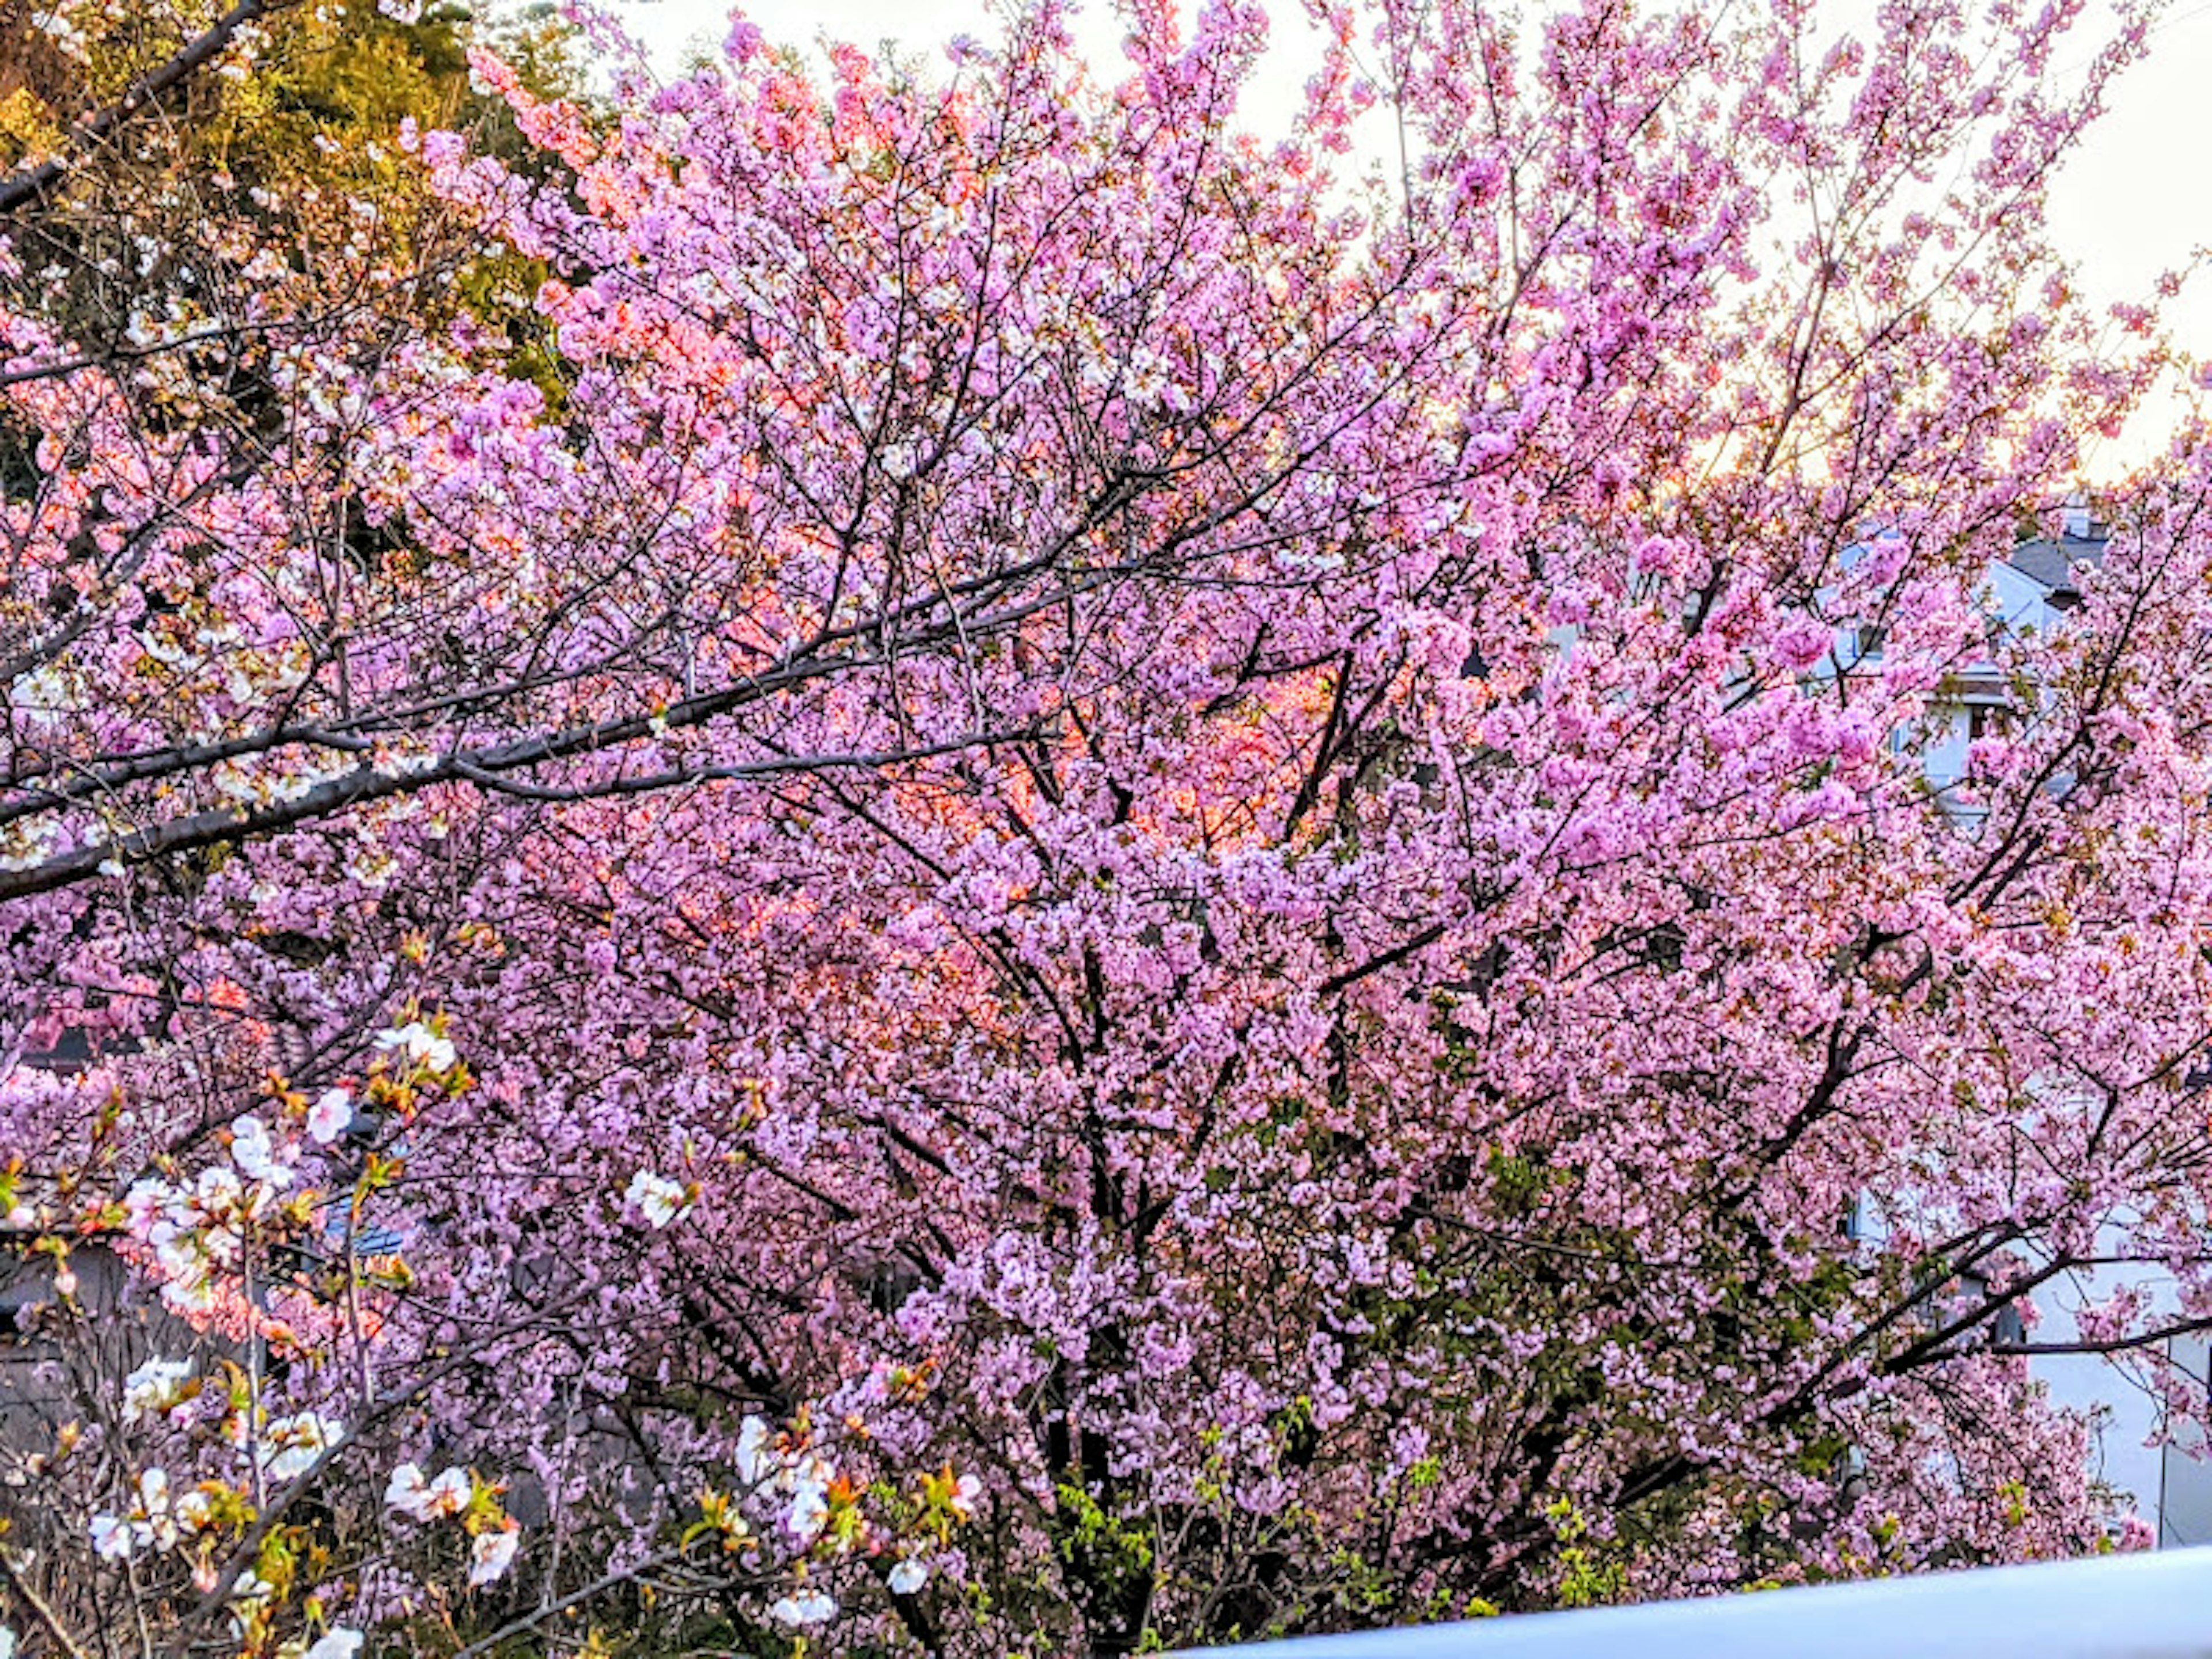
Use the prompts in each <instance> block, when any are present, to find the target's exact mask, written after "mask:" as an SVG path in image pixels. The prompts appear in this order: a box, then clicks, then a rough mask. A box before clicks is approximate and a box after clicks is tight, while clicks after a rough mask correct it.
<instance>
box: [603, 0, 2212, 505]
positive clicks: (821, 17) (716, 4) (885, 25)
mask: <svg viewBox="0 0 2212 1659" xmlns="http://www.w3.org/2000/svg"><path fill="white" fill-rule="evenodd" d="M610 3H611V9H614V10H615V11H616V12H617V15H620V16H623V17H624V18H625V19H627V20H628V21H629V24H630V27H631V28H632V30H633V32H634V33H635V34H636V35H637V36H638V37H639V39H640V40H642V41H643V42H644V43H645V44H646V45H647V46H648V47H649V48H650V49H651V51H652V52H653V56H654V58H655V59H656V60H657V61H658V62H659V63H660V64H664V65H665V66H667V67H668V68H670V69H671V70H672V69H673V68H674V67H676V66H677V65H678V64H679V63H680V62H681V61H682V59H683V58H684V55H685V53H686V52H688V51H696V50H702V49H703V50H706V51H708V52H715V51H718V50H719V47H720V42H721V40H722V38H723V36H724V35H725V34H726V33H727V29H728V23H727V18H728V12H729V8H728V5H727V3H726V0H610ZM1184 9H1185V11H1186V14H1188V11H1189V10H1190V9H1191V8H1190V5H1189V3H1188V0H1186V3H1185V8H1184ZM1270 9H1271V11H1272V12H1273V15H1274V16H1275V18H1276V20H1277V21H1276V23H1275V39H1274V43H1273V46H1271V48H1270V52H1269V56H1268V59H1267V64H1265V65H1264V66H1263V69H1262V70H1261V78H1260V81H1259V82H1258V83H1257V84H1256V85H1255V88H1253V91H1252V93H1251V94H1249V97H1248V100H1247V107H1246V111H1245V113H1246V115H1247V117H1248V118H1249V120H1250V121H1251V122H1252V123H1253V124H1254V125H1255V126H1257V127H1258V128H1260V129H1261V130H1262V131H1266V130H1269V129H1271V128H1272V129H1279V128H1280V127H1281V126H1282V125H1285V122H1286V120H1287V118H1288V115H1289V112H1290V111H1291V109H1292V108H1293V107H1294V106H1295V102H1296V100H1297V96H1298V93H1299V89H1300V88H1301V87H1302V85H1303V84H1304V81H1305V78H1306V76H1307V75H1308V74H1309V73H1310V68H1311V65H1312V64H1313V62H1314V61H1315V54H1314V52H1313V51H1312V48H1311V46H1310V40H1311V37H1310V33H1309V32H1308V27H1307V25H1306V23H1305V20H1304V11H1303V8H1302V7H1300V6H1299V5H1298V4H1297V0H1275V3H1273V4H1272V5H1271V7H1270ZM1822 9H1823V11H1824V12H1828V11H1832V12H1834V13H1835V14H1837V15H1838V16H1839V20H1843V21H1847V20H1849V19H1850V17H1852V16H1854V15H1857V16H1866V15H1870V14H1871V11H1872V8H1871V6H1870V5H1869V4H1867V3H1866V0H1823V5H1822ZM745 11H746V14H747V15H749V16H750V18H751V19H752V20H753V21H754V22H756V23H757V24H758V25H759V26H760V27H761V28H762V29H763V32H765V33H767V35H768V36H769V39H770V40H774V41H775V42H777V43H778V44H788V45H794V46H805V45H807V44H810V43H812V42H815V41H817V40H824V39H827V40H847V41H851V42H853V43H854V44H855V45H858V46H864V47H868V48H871V49H872V48H874V47H876V46H878V45H880V44H881V43H883V42H884V41H886V40H891V41H896V43H897V44H898V45H899V46H902V47H903V48H906V49H908V50H912V51H917V52H924V53H925V54H927V55H928V56H931V57H934V56H935V54H936V49H937V48H938V47H939V46H941V45H942V44H943V43H944V41H945V39H946V38H948V37H949V36H951V35H953V34H957V33H963V32H966V33H976V34H984V33H989V32H990V24H989V12H988V9H987V7H986V6H985V4H984V3H983V0H755V3H752V4H750V5H749V6H747V7H746V8H745ZM2088 27H2089V26H2087V25H2085V28H2084V32H2083V33H2082V36H2081V39H2082V42H2083V45H2082V50H2081V53H2080V54H2079V56H2080V58H2087V56H2088V54H2089V52H2090V51H2091V50H2092V48H2091V46H2090V45H2089V40H2090V36H2089V34H2088V33H2087V29H2088ZM1078 32H1079V38H1080V39H1081V40H1082V43H1083V45H1084V46H1085V50H1086V51H1087V52H1089V54H1090V55H1091V59H1092V61H1093V62H1094V63H1097V64H1099V65H1100V67H1101V69H1102V70H1105V71H1107V72H1109V73H1110V72H1111V71H1113V70H1115V68H1117V67H1118V66H1119V64H1121V57H1120V52H1119V38H1120V34H1121V27H1120V25H1119V23H1118V21H1116V19H1115V15H1114V12H1113V9H1112V7H1111V5H1110V4H1109V3H1106V0H1091V3H1090V4H1088V5H1087V6H1086V7H1085V15H1083V16H1082V17H1081V19H1080V22H1079V31H1078ZM2074 68H2075V72H2077V73H2078V70H2079V64H2078V63H2077V64H2075V66H2074ZM2051 217H2052V221H2053V223H2054V227H2055V228H2056V229H2057V232H2058V234H2059V238H2060V240H2061V242H2062V244H2063V246H2065V247H2066V249H2067V250H2068V252H2069V256H2070V257H2072V258H2076V259H2078V260H2079V262H2080V264H2081V275H2082V278H2083V282H2084V284H2085V286H2086V287H2087V289H2088V291H2089V292H2090V293H2091V294H2093V295H2096V296H2097V297H2098V298H2100V299H2103V300H2123V299H2125V300H2134V299H2139V298H2143V297H2146V296H2148V293H2149V290H2150V288H2151V285H2152V284H2153V283H2154V282H2155V281H2156V279H2157V276H2158V275H2159V273H2160V271H2162V270H2174V269H2179V268H2180V267H2182V266H2185V265H2186V264H2188V263H2189V261H2190V259H2191V255H2192V253H2194V252H2196V251H2197V250H2199V249H2203V248H2205V247H2207V246H2212V0H2171V3H2170V7H2169V9H2168V11H2167V12H2166V18H2165V21H2163V22H2162V23H2161V24H2160V27H2159V29H2158V32H2157V33H2156V34H2155V35H2154V37H2153V40H2152V51H2151V56H2150V59H2149V61H2148V62H2147V63H2145V64H2141V65H2139V66H2138V67H2136V69H2134V70H2131V71H2130V72H2129V74H2128V75H2127V76H2125V78H2124V80H2123V81H2122V82H2121V83H2120V87H2119V92H2118V99H2117V100H2116V102H2115V104H2114V106H2113V108H2112V110H2111V111H2110V112H2108V113H2107V114H2106V117H2105V118H2104V119H2103V120H2102V121H2101V122H2100V124H2099V126H2098V128H2097V129H2096V130H2095V131H2093V133H2092V135H2091V137H2090V138H2089V140H2088V142H2087V146H2086V147H2085V149H2083V151H2082V152H2081V154H2080V155H2078V156H2077V157H2076V158H2075V161H2074V162H2073V164H2072V165H2071V167H2069V170H2068V172H2067V173H2066V174H2065V175H2064V176H2063V178H2062V179H2060V181H2059V183H2058V185H2057V189H2056V191H2054V193H2053V199H2052V203H2051ZM2174 321H2175V325H2176V331H2177V335H2178V338H2179V343H2180V345H2181V346H2182V347H2183V349H2185V350H2188V351H2190V352H2191V353H2192V354H2194V355H2197V356H2207V357H2212V271H2207V272H2204V273H2202V274H2201V275H2200V276H2198V277H2197V279H2196V281H2195V282H2194V283H2192V288H2191V292H2190V294H2189V295H2187V297H2186V298H2185V300H2184V301H2183V302H2182V304H2181V306H2180V307H2179V308H2178V309H2177V310H2176V312H2175V313H2174ZM2127 447H2128V448H2130V449H2132V448H2134V447H2135V446H2134V445H2129V446H2127ZM2100 459H2105V460H2106V461H2107V462H2108V463H2109V462H2110V461H2113V460H2119V459H2134V457H2132V456H2129V457H2126V458H2123V457H2120V456H2108V457H2104V458H2100ZM2100 470H2101V469H2100Z"/></svg>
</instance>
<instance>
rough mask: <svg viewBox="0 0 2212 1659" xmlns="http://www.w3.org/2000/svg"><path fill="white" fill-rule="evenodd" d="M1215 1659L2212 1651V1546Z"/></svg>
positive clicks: (2097, 1656) (2037, 1658)
mask: <svg viewBox="0 0 2212 1659" xmlns="http://www.w3.org/2000/svg"><path fill="white" fill-rule="evenodd" d="M1214 1653H1215V1659H2212V1547H2208V1548H2204V1549H2190V1550H2166V1551H2161V1552H2159V1553H2145V1554H2141V1555H2124V1556H2107V1557H2104V1558H2101V1559H2094V1560H2088V1561H2068V1562H2060V1563H2056V1564H2053V1565H2048V1566H2040V1565H2039V1566H2027V1567H1994V1568H1990V1569H1987V1570H1984V1571H1976V1572H1948V1573H1930V1574H1927V1575H1925V1576H1923V1577H1912V1578H1886V1579H1880V1580H1876V1581H1874V1582H1872V1583H1857V1584H1832V1585H1822V1586H1820V1587H1818V1588H1816V1589H1786V1590H1765V1591H1761V1592H1759V1593H1758V1594H1755V1595H1730V1596H1717V1597H1713V1598H1711V1599H1708V1600H1702V1601H1660V1602H1653V1603H1650V1604H1647V1605H1645V1606H1643V1607H1605V1608H1600V1609H1597V1610H1595V1611H1592V1612H1589V1613H1535V1614H1529V1615H1526V1616H1523V1617H1520V1618H1508V1619H1484V1620H1476V1621H1474V1622H1473V1623H1470V1624H1464V1625H1431V1626H1422V1627H1419V1628H1416V1629H1409V1630H1391V1631H1369V1632H1362V1633H1360V1634H1358V1635H1354V1636H1319V1637H1310V1638H1304V1639H1301V1640H1297V1641H1291V1642H1266V1643H1261V1644H1256V1645H1254V1646H1249V1647H1239V1648H1223V1649H1218V1650H1214Z"/></svg>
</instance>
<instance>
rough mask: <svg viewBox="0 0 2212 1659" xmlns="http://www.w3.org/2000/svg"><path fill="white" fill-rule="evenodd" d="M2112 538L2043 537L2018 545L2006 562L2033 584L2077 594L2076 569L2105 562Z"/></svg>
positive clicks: (2099, 536)
mask: <svg viewBox="0 0 2212 1659" xmlns="http://www.w3.org/2000/svg"><path fill="white" fill-rule="evenodd" d="M2108 540H2109V538H2107V537H2106V536H2102V535H2096V536H2067V535H2061V536H2039V537H2037V538H2035V539H2034V540H2033V541H2026V542H2019V543H2015V544H2014V547H2013V550H2012V551H2011V552H2010V553H2008V554H2007V555H2006V556H2005V562H2006V563H2007V564H2009V565H2010V566H2011V567H2012V568H2014V569H2015V570H2017V571H2019V572H2020V574H2021V575H2023V576H2026V577H2027V579H2028V580H2030V581H2033V582H2036V583H2039V584H2040V585H2041V586H2045V587H2047V588H2050V589H2051V591H2052V592H2069V593H2070V592H2073V591H2074V568H2075V566H2076V565H2087V566H2088V567H2090V568H2092V569H2094V568H2096V567H2097V566H2098V565H2100V564H2102V563H2103V562H2105V548H2106V543H2107V541H2108Z"/></svg>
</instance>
